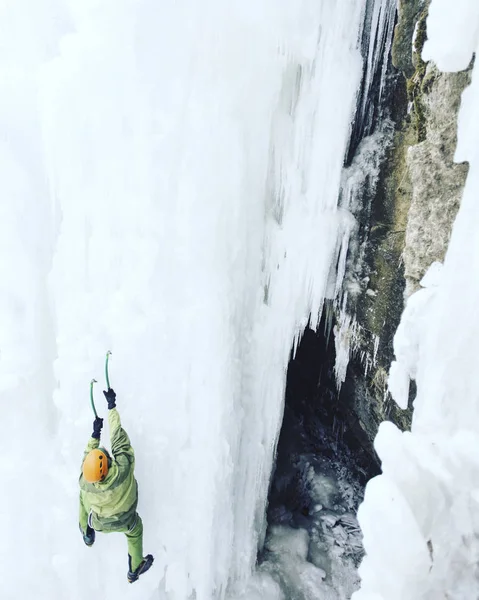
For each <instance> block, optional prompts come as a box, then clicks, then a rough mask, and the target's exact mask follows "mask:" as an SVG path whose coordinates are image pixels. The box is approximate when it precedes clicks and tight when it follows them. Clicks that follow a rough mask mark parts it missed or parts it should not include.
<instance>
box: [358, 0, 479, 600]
mask: <svg viewBox="0 0 479 600" xmlns="http://www.w3.org/2000/svg"><path fill="white" fill-rule="evenodd" d="M478 28H479V10H478V5H477V3H476V2H475V0H470V1H467V0H462V1H460V2H455V3H454V4H453V5H452V4H450V3H446V2H441V0H433V1H432V4H431V9H430V16H429V18H428V38H429V41H428V42H427V45H426V47H425V49H424V54H423V57H425V58H428V59H429V58H431V59H433V60H434V61H436V62H437V64H438V66H439V68H441V69H444V70H456V69H460V68H465V67H466V66H467V65H468V64H469V61H470V60H471V54H472V51H473V50H474V51H476V52H477V51H478V50H479V47H478V45H479V39H478V37H477V32H478V30H479V29H478ZM478 107H479V75H478V71H477V66H475V67H474V71H473V75H472V83H471V85H470V87H469V88H468V89H467V90H466V91H465V92H464V94H463V99H462V103H461V109H460V115H459V126H458V135H459V138H458V146H457V151H456V160H458V161H465V160H467V161H469V163H470V169H469V174H468V177H467V181H466V186H465V189H464V193H463V198H462V203H461V207H460V209H459V212H458V215H457V218H456V221H455V223H454V227H453V231H452V235H451V241H450V245H449V249H448V252H447V255H446V258H445V261H444V266H443V268H442V270H441V269H440V268H438V266H437V265H435V266H433V270H432V272H431V271H430V272H428V274H427V276H426V277H425V279H424V280H423V282H422V285H424V286H425V287H424V289H421V290H419V291H418V292H416V294H414V295H413V296H411V297H410V299H409V300H408V303H407V306H406V308H405V311H404V314H403V318H402V320H401V324H400V326H399V329H398V332H397V335H396V338H395V352H396V359H397V363H396V366H395V367H393V369H392V371H391V373H390V386H391V391H392V392H393V394H394V395H395V397H396V400H397V401H398V403H399V404H400V406H404V405H405V402H406V397H405V391H404V385H405V382H406V380H407V379H408V378H409V377H414V378H415V379H416V384H417V395H416V398H415V401H414V415H413V423H412V430H411V432H406V433H401V432H400V431H399V430H398V429H397V428H396V427H395V426H394V425H392V424H391V423H383V424H382V425H381V426H380V429H379V433H378V436H377V438H376V441H375V446H376V449H377V452H378V454H379V456H380V458H381V461H382V470H383V474H382V475H380V476H379V477H377V478H375V479H373V480H372V481H371V482H370V483H369V484H368V486H367V488H366V494H365V501H364V504H363V505H362V506H361V507H360V509H359V522H360V524H361V528H362V530H363V533H364V543H365V549H366V553H367V556H366V558H365V559H364V561H363V563H362V565H361V567H360V575H361V579H362V584H361V590H360V591H358V592H356V593H355V594H354V596H353V598H354V600H372V599H374V600H381V599H382V600H396V599H397V600H399V599H402V598H409V599H411V600H416V599H417V600H433V599H436V598H442V597H447V598H450V599H454V600H466V599H467V600H469V599H470V598H475V597H477V595H478V593H479V573H478V571H477V564H478V559H479V544H478V542H477V539H478V531H479V529H478V528H479V505H478V489H479V451H478V448H479V432H478V429H477V423H478V422H479V394H478V388H477V375H476V374H477V339H478V336H479V316H478V312H477V306H478V302H479V286H478V284H477V273H478V272H479V250H478V245H477V231H478V230H479V211H478V207H477V194H478V190H479V156H478V150H477V139H478V137H477V134H478V131H479V129H478V124H479V109H478Z"/></svg>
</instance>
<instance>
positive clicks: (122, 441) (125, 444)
mask: <svg viewBox="0 0 479 600" xmlns="http://www.w3.org/2000/svg"><path fill="white" fill-rule="evenodd" d="M103 393H104V394H105V398H106V399H107V401H108V423H109V424H110V443H111V453H112V454H113V456H114V457H115V458H116V457H117V456H119V455H120V454H124V455H127V456H128V458H129V459H130V462H133V461H134V459H135V453H134V451H133V448H132V447H131V443H130V438H129V437H128V434H127V433H126V431H125V430H124V429H123V427H122V426H121V420H120V414H119V413H118V410H117V409H116V394H115V392H114V390H112V389H111V388H110V389H109V390H108V391H106V392H103Z"/></svg>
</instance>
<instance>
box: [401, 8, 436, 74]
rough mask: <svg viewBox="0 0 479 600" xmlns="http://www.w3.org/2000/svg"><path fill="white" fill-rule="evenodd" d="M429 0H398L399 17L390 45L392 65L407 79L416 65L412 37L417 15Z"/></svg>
mask: <svg viewBox="0 0 479 600" xmlns="http://www.w3.org/2000/svg"><path fill="white" fill-rule="evenodd" d="M428 5H429V1H425V0H400V2H399V8H398V11H399V18H398V22H397V25H396V28H395V31H394V40H393V47H392V61H393V65H394V66H395V67H396V68H397V69H399V70H400V71H402V72H403V73H404V75H405V77H406V78H407V79H409V78H410V77H412V76H413V75H414V72H415V70H416V67H415V66H414V64H413V57H412V37H413V34H414V28H415V26H416V22H417V20H418V16H419V14H420V12H421V11H422V10H424V8H425V7H427V6H428Z"/></svg>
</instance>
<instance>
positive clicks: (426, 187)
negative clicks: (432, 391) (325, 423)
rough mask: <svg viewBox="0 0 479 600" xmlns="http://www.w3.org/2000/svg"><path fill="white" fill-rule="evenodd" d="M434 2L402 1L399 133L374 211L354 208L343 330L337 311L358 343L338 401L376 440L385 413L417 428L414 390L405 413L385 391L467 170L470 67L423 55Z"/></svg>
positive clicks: (395, 100)
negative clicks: (355, 234)
mask: <svg viewBox="0 0 479 600" xmlns="http://www.w3.org/2000/svg"><path fill="white" fill-rule="evenodd" d="M427 8H428V2H426V1H421V0H401V2H400V3H399V12H398V22H397V24H396V27H395V37H394V41H393V46H392V53H391V54H392V64H391V63H389V65H388V71H387V82H388V85H389V88H390V93H389V94H388V96H387V98H386V103H387V106H386V107H385V111H386V112H388V113H389V116H390V118H391V120H392V122H393V128H394V131H393V134H392V143H391V144H390V145H389V147H388V150H387V152H386V153H385V157H384V160H383V163H382V165H381V169H380V174H379V178H378V182H377V185H376V188H375V191H374V194H373V197H372V198H370V199H369V203H370V209H368V210H366V211H364V210H363V212H362V213H361V214H359V215H358V214H356V215H355V216H356V219H358V220H359V222H360V225H359V228H358V229H359V235H360V240H359V242H356V246H357V247H360V248H361V249H362V251H361V257H360V260H359V259H358V258H357V257H356V258H355V257H351V260H350V261H349V263H350V264H349V272H350V273H351V272H354V278H355V286H351V285H350V289H354V287H355V288H356V293H351V291H349V292H348V293H349V296H348V303H347V308H346V311H347V314H348V315H349V317H350V323H351V324H349V321H348V324H347V328H348V330H347V331H343V330H342V328H341V321H342V322H343V323H344V320H345V316H344V312H342V311H343V310H344V309H343V306H342V305H341V309H340V308H339V306H337V310H336V316H337V320H338V321H339V324H338V326H337V328H336V331H337V333H338V331H339V332H340V334H341V335H343V336H346V337H347V336H349V338H350V340H349V341H348V344H349V346H350V350H351V358H350V362H349V365H348V368H347V372H346V377H345V380H344V383H343V385H342V388H341V392H340V398H339V401H340V403H341V404H343V405H344V406H345V407H346V408H347V409H348V410H351V411H352V412H353V413H354V414H355V415H357V417H358V418H359V422H360V425H361V427H362V428H363V430H364V431H365V433H366V436H367V438H368V439H369V440H370V442H371V444H372V441H373V440H374V437H375V436H376V433H377V428H378V425H379V423H380V422H381V421H383V420H391V421H393V422H394V423H396V424H397V425H398V426H399V427H400V428H402V429H407V428H409V426H410V421H411V415H412V401H413V398H414V390H411V396H410V402H409V408H408V410H405V411H403V410H401V409H399V408H398V407H397V406H396V404H395V403H394V402H393V401H392V399H391V397H390V395H389V393H388V390H387V376H388V371H389V367H390V364H391V361H392V360H393V357H394V352H393V337H394V334H395V332H396V329H397V326H398V324H399V320H400V317H401V314H402V310H403V307H404V299H405V297H407V296H409V295H410V294H411V293H413V292H414V291H415V290H416V289H417V288H418V287H419V281H420V280H421V278H422V277H423V275H424V274H425V272H426V271H427V269H428V267H429V266H430V264H431V263H432V262H434V261H443V260H444V256H445V253H446V250H447V246H448V243H449V238H450V234H451V229H452V225H453V222H454V219H455V216H456V213H457V210H458V208H459V204H460V199H461V195H462V190H463V187H464V183H465V179H466V176H467V170H468V166H467V164H455V163H454V162H453V159H454V152H455V147H456V131H457V114H458V111H459V106H460V98H461V94H462V91H463V90H464V88H465V87H466V86H467V85H468V83H469V81H470V69H469V70H467V71H465V72H462V73H452V74H450V73H449V74H448V73H441V72H439V71H438V69H437V68H436V67H435V65H434V64H432V63H425V62H424V61H423V60H422V58H421V52H422V47H423V45H424V42H425V40H426V39H427V31H426V18H427ZM382 112H384V111H382ZM355 260H356V264H353V263H354V261H355ZM359 262H360V264H359ZM344 285H345V286H347V285H348V275H346V278H345V284H344ZM358 290H359V291H358ZM343 329H344V328H343Z"/></svg>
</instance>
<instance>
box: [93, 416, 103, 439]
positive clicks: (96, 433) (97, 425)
mask: <svg viewBox="0 0 479 600" xmlns="http://www.w3.org/2000/svg"><path fill="white" fill-rule="evenodd" d="M102 428H103V419H100V417H96V419H95V420H94V421H93V433H92V434H91V437H92V438H95V439H96V440H99V439H100V435H101V430H102Z"/></svg>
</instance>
